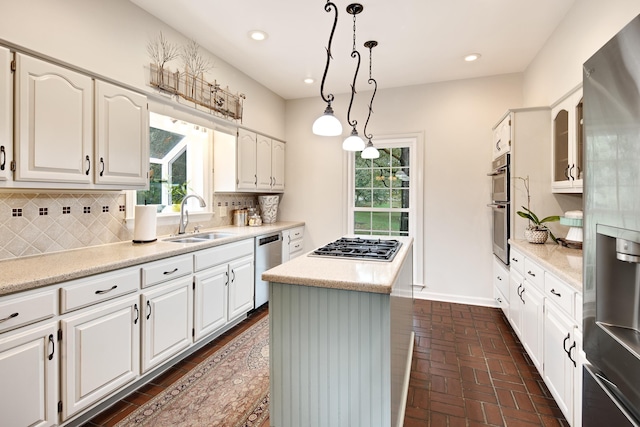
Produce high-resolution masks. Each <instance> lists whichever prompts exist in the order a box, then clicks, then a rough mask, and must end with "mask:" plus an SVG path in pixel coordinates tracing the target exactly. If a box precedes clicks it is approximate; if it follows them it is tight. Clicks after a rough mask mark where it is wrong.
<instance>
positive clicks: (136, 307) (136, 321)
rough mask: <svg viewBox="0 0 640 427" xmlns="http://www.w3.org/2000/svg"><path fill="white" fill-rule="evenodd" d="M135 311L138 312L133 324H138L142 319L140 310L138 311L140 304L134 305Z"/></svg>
mask: <svg viewBox="0 0 640 427" xmlns="http://www.w3.org/2000/svg"><path fill="white" fill-rule="evenodd" d="M133 309H134V310H135V311H136V318H135V319H134V320H133V324H134V325H137V324H138V319H140V310H138V304H133Z"/></svg>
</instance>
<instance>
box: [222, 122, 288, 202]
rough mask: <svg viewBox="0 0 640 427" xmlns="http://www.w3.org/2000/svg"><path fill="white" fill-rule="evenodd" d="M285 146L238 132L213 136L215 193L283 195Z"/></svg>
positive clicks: (244, 130)
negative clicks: (235, 134)
mask: <svg viewBox="0 0 640 427" xmlns="http://www.w3.org/2000/svg"><path fill="white" fill-rule="evenodd" d="M285 147H286V145H285V143H284V142H281V141H277V140H274V139H271V138H268V137H266V136H263V135H260V134H257V133H255V132H251V131H248V130H246V129H238V133H237V138H236V139H235V140H232V139H231V136H230V135H228V134H226V133H223V132H215V133H214V141H213V150H214V153H213V164H214V166H213V171H214V179H213V181H214V184H213V185H214V191H217V192H233V191H248V192H257V193H261V192H283V191H284V161H285Z"/></svg>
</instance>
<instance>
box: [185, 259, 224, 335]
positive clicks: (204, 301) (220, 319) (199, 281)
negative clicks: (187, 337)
mask: <svg viewBox="0 0 640 427" xmlns="http://www.w3.org/2000/svg"><path fill="white" fill-rule="evenodd" d="M194 277H195V281H194V283H195V290H194V297H193V298H194V302H195V306H194V310H195V312H194V325H193V326H194V334H193V338H194V340H195V341H198V340H200V339H201V338H204V337H205V336H207V335H209V334H210V333H212V332H214V331H216V330H217V329H220V328H221V327H223V326H224V325H226V324H227V286H228V284H229V266H228V265H227V264H224V265H219V266H217V267H212V268H209V269H207V270H204V271H202V272H200V273H196V275H195V276H194Z"/></svg>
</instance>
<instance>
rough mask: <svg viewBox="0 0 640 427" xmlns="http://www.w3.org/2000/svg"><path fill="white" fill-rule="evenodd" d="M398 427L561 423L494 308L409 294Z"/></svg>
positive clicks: (497, 310)
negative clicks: (408, 347)
mask: <svg viewBox="0 0 640 427" xmlns="http://www.w3.org/2000/svg"><path fill="white" fill-rule="evenodd" d="M413 325H414V331H415V334H416V340H415V347H414V353H413V364H412V367H411V380H410V383H409V393H408V398H407V410H406V415H405V423H404V425H405V427H427V426H430V427H436V426H443V427H444V426H448V427H452V426H465V427H467V426H468V427H471V426H509V427H520V426H568V425H569V424H568V423H567V421H566V420H565V419H564V417H563V416H562V413H561V412H560V409H559V408H558V406H557V405H556V403H555V401H554V400H553V398H552V397H551V394H550V393H549V391H548V389H547V387H546V386H545V384H544V382H543V380H542V378H541V377H540V375H539V374H538V371H537V370H536V368H535V366H534V365H533V363H531V361H530V360H529V357H528V356H527V354H526V352H525V350H524V348H523V347H522V345H521V344H520V341H519V340H518V338H517V337H516V336H515V334H514V332H513V330H512V329H511V327H510V326H509V324H508V322H507V320H506V319H505V317H504V315H503V314H502V311H501V310H500V309H496V308H488V307H478V306H470V305H464V304H451V303H445V302H437V301H422V300H417V301H416V302H415V304H414V314H413Z"/></svg>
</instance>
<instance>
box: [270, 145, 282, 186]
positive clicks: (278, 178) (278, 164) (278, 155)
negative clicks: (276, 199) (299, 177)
mask: <svg viewBox="0 0 640 427" xmlns="http://www.w3.org/2000/svg"><path fill="white" fill-rule="evenodd" d="M284 153H285V144H284V142H280V141H276V140H273V141H271V179H272V181H271V189H272V190H273V191H284V159H285V156H284Z"/></svg>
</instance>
